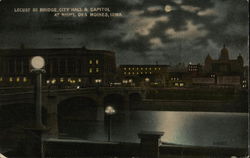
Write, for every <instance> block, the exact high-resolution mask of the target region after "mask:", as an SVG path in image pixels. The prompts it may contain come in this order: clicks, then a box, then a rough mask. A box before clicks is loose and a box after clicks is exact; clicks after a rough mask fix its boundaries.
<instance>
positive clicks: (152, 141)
mask: <svg viewBox="0 0 250 158" xmlns="http://www.w3.org/2000/svg"><path fill="white" fill-rule="evenodd" d="M163 134H164V132H154V131H142V132H140V133H138V137H139V138H140V139H141V144H140V145H141V149H140V150H141V151H140V154H141V155H140V156H141V158H159V155H160V154H159V145H160V138H161V136H163Z"/></svg>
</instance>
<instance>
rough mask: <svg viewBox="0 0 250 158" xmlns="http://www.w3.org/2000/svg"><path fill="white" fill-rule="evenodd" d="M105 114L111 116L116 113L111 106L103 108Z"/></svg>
mask: <svg viewBox="0 0 250 158" xmlns="http://www.w3.org/2000/svg"><path fill="white" fill-rule="evenodd" d="M105 113H106V114H107V115H113V114H115V113H116V111H115V109H114V107H113V106H107V107H106V108H105Z"/></svg>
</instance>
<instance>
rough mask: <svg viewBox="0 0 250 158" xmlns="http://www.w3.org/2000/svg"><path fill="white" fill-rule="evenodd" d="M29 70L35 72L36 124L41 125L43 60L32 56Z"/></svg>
mask: <svg viewBox="0 0 250 158" xmlns="http://www.w3.org/2000/svg"><path fill="white" fill-rule="evenodd" d="M30 65H31V67H32V69H31V72H33V73H35V74H36V84H35V103H36V126H37V127H41V128H42V127H43V123H42V73H44V72H45V70H44V66H45V60H44V58H43V57H41V56H34V57H32V58H31V60H30Z"/></svg>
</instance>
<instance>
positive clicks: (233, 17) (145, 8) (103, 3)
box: [0, 0, 249, 64]
mask: <svg viewBox="0 0 250 158" xmlns="http://www.w3.org/2000/svg"><path fill="white" fill-rule="evenodd" d="M15 7H109V8H111V10H112V11H118V12H122V13H123V15H124V16H123V17H121V18H90V17H88V18H63V17H59V18H55V17H53V15H52V14H46V13H43V14H16V13H13V8H15ZM248 30H249V26H248V2H247V1H245V0H237V1H235V0H226V1H225V0H167V1H163V0H155V1H152V0H115V1H114V0H93V1H90V0H74V1H70V0H18V1H17V0H2V2H0V37H1V38H0V47H1V48H16V47H19V46H20V44H21V43H24V44H25V45H26V47H30V48H34V47H39V48H45V47H82V46H83V45H84V46H86V47H87V48H89V49H109V50H114V51H116V53H117V61H118V63H121V64H125V63H141V64H145V63H154V62H155V61H156V60H157V61H159V63H162V64H174V63H179V62H185V63H188V62H190V61H191V62H193V63H203V61H204V57H205V56H206V55H207V54H208V53H209V54H210V55H211V56H212V57H213V58H217V57H218V54H219V52H220V49H221V47H222V45H223V44H224V43H225V44H226V45H227V47H228V48H229V51H230V55H231V57H233V58H235V57H236V56H237V55H238V54H239V53H241V54H242V55H243V57H244V58H245V62H248V45H247V42H248Z"/></svg>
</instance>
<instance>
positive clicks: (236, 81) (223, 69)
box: [204, 45, 245, 88]
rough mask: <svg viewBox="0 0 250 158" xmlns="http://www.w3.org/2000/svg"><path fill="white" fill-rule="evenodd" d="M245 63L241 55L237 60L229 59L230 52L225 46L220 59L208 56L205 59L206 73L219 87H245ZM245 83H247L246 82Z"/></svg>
mask: <svg viewBox="0 0 250 158" xmlns="http://www.w3.org/2000/svg"><path fill="white" fill-rule="evenodd" d="M243 66H244V61H243V58H242V56H241V55H240V54H239V56H238V57H237V59H229V51H228V49H227V48H226V46H225V45H224V46H223V48H222V49H221V51H220V56H219V59H217V60H216V59H212V58H211V56H210V55H209V54H208V55H207V57H206V59H205V65H204V73H206V74H209V75H210V77H211V78H214V79H215V82H216V85H217V87H238V88H239V87H241V85H242V86H243V76H244V74H243V73H244V69H243ZM244 82H245V81H244Z"/></svg>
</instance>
